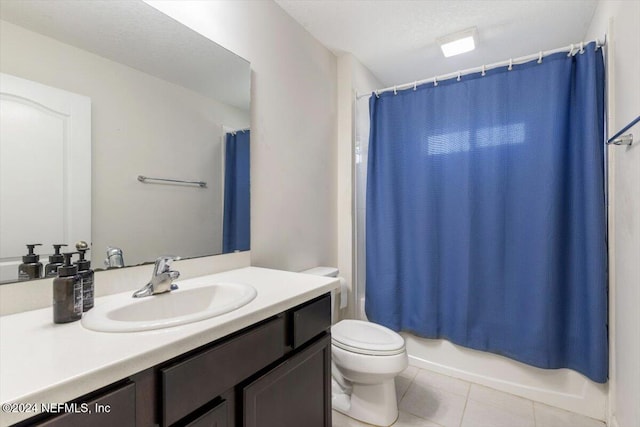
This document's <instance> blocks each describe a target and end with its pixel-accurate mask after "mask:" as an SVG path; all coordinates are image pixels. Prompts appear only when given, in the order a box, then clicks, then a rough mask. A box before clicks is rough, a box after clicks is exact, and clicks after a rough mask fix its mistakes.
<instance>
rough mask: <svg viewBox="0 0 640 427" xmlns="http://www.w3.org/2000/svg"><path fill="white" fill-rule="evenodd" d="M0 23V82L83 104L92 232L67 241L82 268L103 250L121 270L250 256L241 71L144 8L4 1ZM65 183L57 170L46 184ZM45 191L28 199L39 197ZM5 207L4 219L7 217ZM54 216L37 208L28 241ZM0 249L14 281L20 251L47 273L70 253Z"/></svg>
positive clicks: (240, 62)
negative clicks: (36, 87) (157, 262)
mask: <svg viewBox="0 0 640 427" xmlns="http://www.w3.org/2000/svg"><path fill="white" fill-rule="evenodd" d="M0 19H1V20H2V21H1V22H0V31H1V33H0V53H1V58H2V60H1V61H0V72H2V73H4V74H8V75H11V76H15V77H18V78H21V79H26V80H29V81H32V82H35V83H37V84H42V85H46V86H49V87H52V88H55V89H60V90H63V91H67V92H70V93H73V94H77V95H79V96H82V97H86V98H89V99H90V103H91V165H90V166H91V167H90V179H89V178H86V180H87V181H90V182H91V202H90V203H91V209H90V212H91V215H90V222H91V226H90V229H91V232H90V235H89V236H81V237H80V236H77V237H76V235H75V234H74V235H73V237H71V236H70V235H69V234H68V233H67V235H68V236H69V237H66V238H67V239H72V240H75V239H82V240H87V241H91V242H92V247H91V251H92V259H93V262H92V264H93V267H94V268H101V267H103V260H104V258H105V257H106V249H107V247H108V246H115V247H119V248H121V249H122V250H123V253H124V261H125V263H126V265H137V264H141V263H146V262H152V261H153V260H154V259H155V258H156V257H157V256H159V255H163V254H175V255H178V256H181V257H184V258H190V257H198V256H206V255H213V254H220V253H223V246H224V252H233V251H238V250H248V249H249V216H250V214H249V193H248V191H249V188H248V187H249V175H248V170H249V164H248V161H249V134H250V132H248V129H249V126H250V106H249V100H250V67H249V63H248V62H247V61H245V60H244V59H242V58H240V57H238V56H236V55H234V54H233V53H231V52H229V51H227V50H225V49H224V48H222V47H220V46H218V45H217V44H215V43H213V42H212V41H211V40H209V39H206V38H204V37H203V36H201V35H200V34H198V33H196V32H194V31H192V30H190V29H188V28H186V27H184V26H183V25H182V24H180V23H178V22H176V21H174V20H173V19H171V18H169V17H167V16H166V15H164V14H163V13H161V12H159V11H157V10H156V9H154V8H153V7H151V6H149V5H147V4H146V3H144V2H142V1H127V2H112V1H90V2H77V1H73V0H71V1H67V0H59V1H55V2H42V1H30V0H26V1H13V0H11V1H6V0H3V1H2V8H0ZM0 89H2V90H3V89H4V88H1V87H0ZM0 91H1V90H0ZM4 123H7V120H6V117H5V115H4V114H3V117H2V118H1V120H0V125H2V126H4ZM239 136H242V138H239ZM238 140H240V142H238ZM3 143H4V141H0V144H3ZM236 145H237V147H236ZM23 148H24V147H23ZM3 153H4V151H3ZM31 154H32V156H33V157H36V158H40V159H42V158H43V157H44V156H45V155H44V154H43V153H40V152H32V153H31ZM63 156H64V154H63ZM28 165H30V163H29V157H25V156H16V157H15V158H12V159H10V161H9V160H7V161H6V162H5V161H4V160H3V163H2V168H3V170H4V169H5V168H9V169H11V171H12V173H14V175H15V173H18V174H19V173H20V171H21V170H23V169H24V168H26V167H27V166H28ZM139 175H144V176H147V177H154V178H167V179H176V180H185V181H204V182H206V186H205V187H201V186H198V185H190V184H186V183H177V182H163V181H147V182H141V181H138V179H137V178H138V176H139ZM76 178H78V176H73V177H65V175H63V171H60V172H59V175H56V176H52V178H51V180H52V181H54V182H58V181H60V182H63V181H64V182H66V181H65V180H67V181H68V180H74V179H76ZM78 179H80V178H78ZM82 179H83V180H84V179H85V178H82ZM47 182H48V181H47ZM47 182H42V181H41V182H40V187H41V191H40V192H39V193H38V194H35V195H32V196H30V197H41V194H43V192H44V191H45V190H46V188H47ZM3 185H4V184H3ZM12 185H15V186H18V185H20V183H19V182H15V183H12ZM4 196H5V192H4V191H3V193H2V195H0V205H2V209H4V208H5V207H7V206H14V205H15V203H14V201H12V200H9V199H7V200H5V197H4ZM87 198H88V196H85V197H84V200H85V201H86V199H87ZM47 207H48V209H47ZM61 209H62V208H61V207H60V206H57V205H55V204H50V203H47V204H45V207H43V206H40V207H39V208H38V210H39V212H38V215H37V223H38V227H36V228H41V229H46V228H47V226H48V225H47V223H46V221H47V218H48V217H51V216H56V215H57V216H60V215H62V214H61V213H60V212H59V211H60V210H61ZM40 210H41V211H40ZM12 215H13V216H11V215H10V216H5V215H3V216H2V217H0V224H2V227H9V228H12V229H15V230H21V229H24V230H26V229H28V224H27V223H26V222H25V221H24V220H23V219H22V218H23V217H22V216H21V215H20V213H19V211H18V213H17V214H16V213H15V212H14V213H12ZM9 219H11V220H10V221H8V220H9ZM58 234H60V235H64V234H62V232H60V233H58ZM85 234H88V233H85ZM0 236H1V237H0V239H1V240H2V241H1V242H0V250H1V251H2V252H1V253H0V262H1V263H5V264H12V267H11V268H8V271H11V272H14V271H15V272H16V273H17V265H18V264H19V263H21V262H22V258H21V257H22V256H23V255H25V254H26V247H25V246H24V245H25V244H27V243H43V246H41V247H40V248H39V249H40V251H39V254H40V261H41V262H42V263H43V264H46V263H47V256H48V255H50V254H51V253H53V249H52V246H51V245H52V244H54V243H67V244H69V245H70V246H71V247H73V244H74V243H75V241H61V242H59V241H49V240H52V239H57V238H64V237H50V236H46V235H42V236H38V235H33V234H27V233H25V234H24V236H22V235H19V234H17V235H16V236H15V237H14V238H12V239H11V242H10V244H9V242H8V239H5V237H4V233H2V234H0ZM33 240H37V241H33ZM5 243H6V244H5ZM67 249H69V248H67ZM14 267H15V268H14ZM0 280H2V281H11V280H14V278H13V277H10V276H7V275H4V273H3V277H2V278H0Z"/></svg>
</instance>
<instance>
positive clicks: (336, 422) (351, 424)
mask: <svg viewBox="0 0 640 427" xmlns="http://www.w3.org/2000/svg"><path fill="white" fill-rule="evenodd" d="M331 419H332V424H331V425H332V426H333V427H370V426H371V425H370V424H365V423H361V422H359V421H356V420H354V419H353V418H351V417H347V416H346V415H344V414H342V413H340V412H338V411H332V414H331Z"/></svg>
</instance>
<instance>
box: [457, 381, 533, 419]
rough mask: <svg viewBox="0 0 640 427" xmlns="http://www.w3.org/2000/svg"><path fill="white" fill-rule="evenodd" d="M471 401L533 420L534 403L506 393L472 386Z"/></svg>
mask: <svg viewBox="0 0 640 427" xmlns="http://www.w3.org/2000/svg"><path fill="white" fill-rule="evenodd" d="M469 400H473V401H475V402H479V403H483V404H485V405H490V406H493V407H495V408H497V409H500V410H503V411H507V412H510V413H512V414H513V415H517V416H520V417H523V418H530V419H531V420H533V402H532V401H531V400H529V399H524V398H522V397H518V396H514V395H513V394H509V393H504V392H502V391H498V390H494V389H492V388H489V387H484V386H481V385H478V384H472V385H471V389H470V390H469Z"/></svg>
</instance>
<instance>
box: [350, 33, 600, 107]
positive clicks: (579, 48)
mask: <svg viewBox="0 0 640 427" xmlns="http://www.w3.org/2000/svg"><path fill="white" fill-rule="evenodd" d="M592 41H593V42H595V43H596V49H597V48H599V47H602V46H604V45H605V44H606V38H605V41H604V42H601V41H600V40H598V39H596V40H592ZM589 43H590V42H580V43H572V44H571V45H569V46H564V47H560V48H557V49H552V50H545V51H540V52H538V53H533V54H531V55H526V56H521V57H519V58H515V59H514V58H510V59H507V60H506V61H500V62H494V63H493V64H489V65H481V66H479V67H474V68H467V69H466V70H460V71H455V72H453V73H448V74H441V75H439V76H433V77H430V78H428V79H423V80H416V81H414V82H411V83H404V84H401V85H396V86H389V87H385V88H383V89H377V90H374V91H373V93H375V94H376V96H378V95H380V94H381V93H383V92H390V91H393V92H394V93H397V92H398V90H402V89H409V88H411V87H413V88H414V90H415V89H416V87H417V86H419V85H421V84H424V83H433V85H434V86H438V82H441V81H443V80H449V79H452V78H454V77H456V78H457V79H458V81H460V77H462V76H464V75H468V74H473V73H477V72H481V73H482V75H483V76H484V73H485V72H486V71H488V70H492V69H495V68H499V67H504V66H507V65H508V66H509V69H511V67H512V66H513V65H517V64H524V63H525V62H529V61H531V60H533V59H538V63H539V64H541V63H542V59H543V58H544V57H545V56H549V55H552V54H554V53H560V52H568V55H567V56H573V55H575V54H577V53H578V52H583V51H584V46H585V45H587V44H589ZM370 95H371V93H363V94H358V92H357V91H356V99H360V98H363V97H365V96H370Z"/></svg>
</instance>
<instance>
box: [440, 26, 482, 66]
mask: <svg viewBox="0 0 640 427" xmlns="http://www.w3.org/2000/svg"><path fill="white" fill-rule="evenodd" d="M477 39H478V29H477V28H476V27H473V28H469V29H466V30H464V31H460V32H457V33H454V34H449V35H448V36H444V37H439V38H437V39H436V41H437V42H438V44H439V45H440V49H442V53H443V54H444V56H445V57H446V58H448V57H450V56H454V55H459V54H461V53H465V52H470V51H472V50H473V49H475V48H476V41H477Z"/></svg>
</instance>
